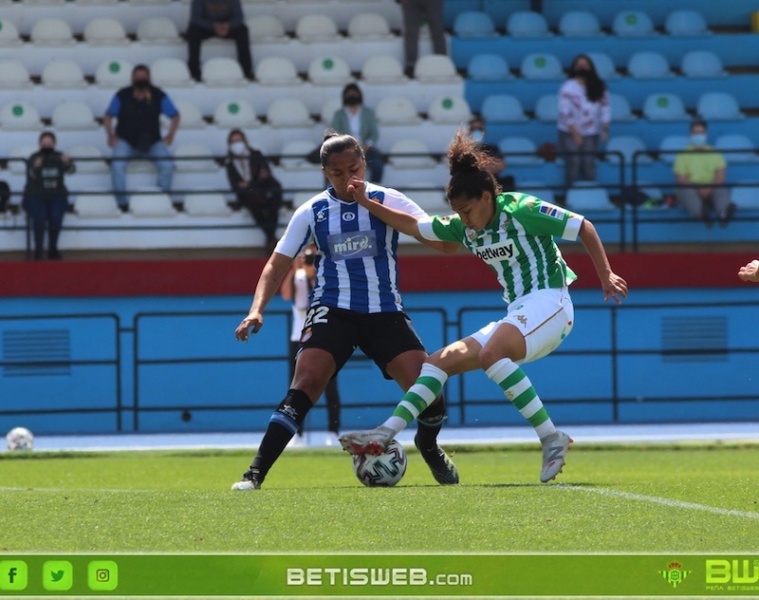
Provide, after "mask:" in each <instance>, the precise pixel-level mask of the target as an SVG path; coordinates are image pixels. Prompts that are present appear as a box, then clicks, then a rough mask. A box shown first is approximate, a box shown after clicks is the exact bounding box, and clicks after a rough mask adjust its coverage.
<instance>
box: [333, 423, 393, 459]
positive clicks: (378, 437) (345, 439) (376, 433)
mask: <svg viewBox="0 0 759 600" xmlns="http://www.w3.org/2000/svg"><path fill="white" fill-rule="evenodd" d="M394 437H395V431H393V430H392V429H390V428H389V427H384V426H383V425H380V426H379V427H377V428H376V429H369V430H366V431H354V432H351V433H346V434H343V435H341V436H340V445H341V446H342V447H343V450H345V451H346V452H349V453H350V454H374V455H379V454H382V453H383V452H384V451H385V448H387V445H388V444H389V443H390V442H391V441H392V439H393V438H394Z"/></svg>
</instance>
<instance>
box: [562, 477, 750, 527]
mask: <svg viewBox="0 0 759 600" xmlns="http://www.w3.org/2000/svg"><path fill="white" fill-rule="evenodd" d="M556 487H557V488H560V489H564V490H572V491H578V492H588V493H591V494H599V495H601V496H612V497H617V498H625V499H627V500H638V501H639V502H648V503H649V504H661V505H662V506H668V507H670V508H681V509H686V510H700V511H702V512H709V513H713V514H715V515H721V516H725V517H741V518H744V519H759V512H747V511H744V510H733V509H728V508H719V507H717V506H708V505H706V504H697V503H695V502H684V501H682V500H673V499H672V498H661V497H659V496H647V495H645V494H634V493H632V492H622V491H620V490H612V489H608V488H593V487H584V486H579V485H563V484H559V485H557V486H556Z"/></svg>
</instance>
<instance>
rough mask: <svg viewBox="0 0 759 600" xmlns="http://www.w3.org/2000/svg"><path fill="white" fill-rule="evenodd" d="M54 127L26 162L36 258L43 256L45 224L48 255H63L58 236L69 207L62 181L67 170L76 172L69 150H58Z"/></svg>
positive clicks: (56, 257) (26, 201) (27, 202)
mask: <svg viewBox="0 0 759 600" xmlns="http://www.w3.org/2000/svg"><path fill="white" fill-rule="evenodd" d="M55 143H56V138H55V134H54V133H53V132H52V131H43V132H42V133H41V134H40V137H39V146H40V149H39V150H38V151H37V152H35V153H34V154H32V155H31V156H30V157H29V160H28V162H27V173H26V187H25V188H24V199H23V207H24V210H25V211H26V214H27V216H28V218H29V220H30V221H31V224H32V232H33V234H34V260H42V258H43V256H44V245H45V244H44V238H45V226H46V225H47V235H48V245H47V257H48V258H49V259H52V260H60V259H61V258H63V257H62V256H61V253H60V252H58V236H59V234H60V233H61V227H62V226H63V217H64V215H65V214H66V210H67V209H68V190H67V189H66V185H65V184H64V182H63V177H64V175H65V174H66V173H73V172H74V168H75V167H74V163H73V162H72V161H71V158H70V157H69V156H67V155H66V154H63V153H61V152H58V151H56V149H55Z"/></svg>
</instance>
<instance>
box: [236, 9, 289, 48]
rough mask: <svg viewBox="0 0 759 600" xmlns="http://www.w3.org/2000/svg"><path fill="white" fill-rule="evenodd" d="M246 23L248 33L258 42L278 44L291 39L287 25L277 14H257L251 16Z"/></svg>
mask: <svg viewBox="0 0 759 600" xmlns="http://www.w3.org/2000/svg"><path fill="white" fill-rule="evenodd" d="M245 24H246V25H247V26H248V35H249V36H250V39H251V40H255V42H256V43H257V44H278V43H283V42H287V41H289V39H290V38H289V37H288V35H287V33H286V31H285V26H284V25H283V24H282V21H280V20H279V19H278V18H277V17H276V16H275V15H264V14H261V15H258V14H257V15H256V16H255V17H249V18H248V19H247V20H246V21H245Z"/></svg>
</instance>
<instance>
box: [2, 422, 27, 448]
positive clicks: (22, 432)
mask: <svg viewBox="0 0 759 600" xmlns="http://www.w3.org/2000/svg"><path fill="white" fill-rule="evenodd" d="M5 443H6V444H7V446H8V450H31V449H32V448H34V435H33V434H32V432H31V431H29V430H28V429H27V428H26V427H14V428H13V429H11V430H10V431H9V432H8V435H6V436H5Z"/></svg>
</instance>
